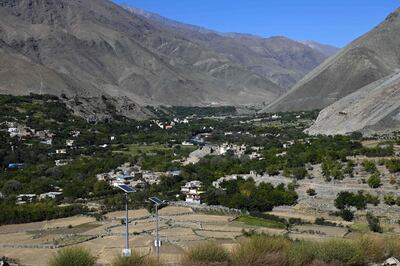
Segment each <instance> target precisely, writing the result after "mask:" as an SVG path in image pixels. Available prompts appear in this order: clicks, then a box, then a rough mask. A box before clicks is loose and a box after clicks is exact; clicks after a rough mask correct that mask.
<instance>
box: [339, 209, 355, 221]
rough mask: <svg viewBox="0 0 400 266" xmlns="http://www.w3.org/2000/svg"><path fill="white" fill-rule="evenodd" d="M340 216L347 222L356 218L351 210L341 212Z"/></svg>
mask: <svg viewBox="0 0 400 266" xmlns="http://www.w3.org/2000/svg"><path fill="white" fill-rule="evenodd" d="M339 216H340V217H341V218H342V219H343V220H345V221H348V222H350V221H352V220H353V218H354V213H353V212H352V211H350V210H349V209H344V210H341V211H340V212H339Z"/></svg>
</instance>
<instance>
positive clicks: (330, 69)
mask: <svg viewBox="0 0 400 266" xmlns="http://www.w3.org/2000/svg"><path fill="white" fill-rule="evenodd" d="M399 44H400V18H399V10H397V11H395V12H394V13H392V14H390V15H389V16H388V17H387V18H386V19H385V21H383V22H382V23H381V24H380V25H378V26H377V27H375V28H374V29H372V30H371V31H370V32H368V33H366V34H365V35H363V36H361V37H360V38H358V39H356V40H355V41H353V42H352V43H350V44H349V45H348V46H346V47H345V48H343V49H342V50H340V52H338V53H336V54H335V55H334V56H332V57H330V58H329V59H328V60H326V61H325V62H324V63H322V64H321V65H320V66H318V67H317V68H315V69H314V70H313V71H311V72H310V73H309V74H307V75H306V76H305V77H304V78H303V79H302V80H301V81H299V82H298V83H297V84H296V85H295V86H294V87H293V88H292V89H290V90H289V91H288V92H287V93H285V94H284V95H282V96H281V97H279V98H278V99H277V100H275V101H274V102H272V103H271V104H270V105H268V106H267V107H266V108H265V109H264V111H266V112H276V111H295V110H313V109H322V108H324V107H327V106H328V105H330V104H332V103H334V102H336V101H337V100H339V99H341V98H343V97H345V96H347V95H349V94H351V93H353V92H355V91H357V90H358V89H360V88H362V87H364V86H366V85H368V84H370V83H372V82H374V81H377V80H379V79H381V78H384V77H386V76H388V75H390V74H392V73H394V72H396V70H397V69H398V68H399V67H400V45H399Z"/></svg>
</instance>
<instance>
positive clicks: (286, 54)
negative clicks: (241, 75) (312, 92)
mask: <svg viewBox="0 0 400 266" xmlns="http://www.w3.org/2000/svg"><path fill="white" fill-rule="evenodd" d="M124 8H126V9H127V10H129V11H130V12H132V13H134V14H137V15H140V16H142V17H144V18H146V19H148V22H149V23H150V24H153V25H156V26H158V27H160V28H164V29H165V30H167V31H170V32H177V33H179V34H181V35H182V36H184V37H185V38H187V39H189V40H190V41H193V42H195V43H197V44H199V45H202V46H204V47H206V48H208V49H210V50H213V51H215V52H217V53H220V54H223V55H225V56H227V57H228V58H229V59H230V60H232V61H233V62H235V63H238V64H240V65H242V66H243V67H244V68H246V69H248V70H249V71H251V72H253V73H256V74H258V75H260V76H262V77H265V78H267V79H270V80H272V81H273V82H275V83H276V84H278V85H279V86H280V87H283V88H285V89H288V88H289V87H291V86H292V85H294V84H295V83H296V82H297V81H298V80H300V79H301V78H302V77H303V76H304V75H305V74H306V73H308V72H309V71H311V70H312V69H313V68H315V67H316V66H318V65H319V64H320V63H322V62H323V61H324V60H325V59H326V58H327V57H329V56H330V55H332V54H329V55H327V53H329V52H326V51H325V53H324V52H321V49H322V48H321V47H322V46H323V45H321V44H318V47H319V48H318V49H316V48H313V47H311V46H310V45H309V44H304V43H303V42H298V41H295V40H291V39H289V38H287V37H284V36H272V37H269V38H263V37H259V36H256V35H252V34H245V33H221V32H217V31H213V30H208V29H205V28H202V27H197V26H193V25H189V24H185V23H181V22H177V21H175V20H171V19H168V18H164V17H162V16H160V15H158V14H154V13H152V12H147V11H144V10H142V9H138V8H135V7H132V6H129V5H124ZM315 46H317V45H315ZM331 48H332V47H331ZM332 49H334V48H332ZM336 51H337V50H336ZM336 51H332V50H331V53H334V52H336Z"/></svg>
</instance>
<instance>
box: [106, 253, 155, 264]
mask: <svg viewBox="0 0 400 266" xmlns="http://www.w3.org/2000/svg"><path fill="white" fill-rule="evenodd" d="M111 265H112V266H161V265H162V264H161V263H159V262H157V260H156V259H154V258H152V257H148V256H141V255H140V254H137V253H133V254H132V256H130V257H122V256H117V257H115V258H114V260H113V261H112V263H111Z"/></svg>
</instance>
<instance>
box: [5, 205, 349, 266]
mask: <svg viewBox="0 0 400 266" xmlns="http://www.w3.org/2000/svg"><path fill="white" fill-rule="evenodd" d="M273 214H275V215H278V216H281V217H285V218H289V217H293V218H301V219H303V220H305V221H307V220H312V219H311V218H312V217H311V216H312V215H310V214H307V213H301V212H299V211H298V210H296V209H295V208H294V209H287V210H280V209H278V210H276V211H274V212H273ZM123 216H124V212H113V213H109V214H107V215H106V219H105V220H104V221H101V222H96V221H95V219H93V218H91V217H85V216H75V217H70V218H64V219H57V220H53V221H47V222H39V223H30V224H20V225H7V226H0V255H1V256H7V257H10V258H14V259H17V260H18V261H19V262H21V263H22V264H23V265H46V263H47V261H48V259H49V258H50V257H51V256H52V254H53V253H55V252H56V251H57V250H59V249H60V248H63V246H82V247H85V248H87V249H88V250H90V251H91V252H92V253H93V254H94V255H96V256H97V258H98V262H99V263H104V264H107V263H109V262H110V261H111V260H112V259H113V258H114V257H115V256H116V255H118V254H119V253H120V252H121V249H122V248H123V246H124V233H125V228H124V225H122V224H121V218H123ZM129 216H130V219H132V221H131V222H130V230H129V232H130V245H131V247H132V248H133V249H134V250H135V251H136V252H140V253H142V254H151V253H153V252H154V248H153V241H154V238H155V222H154V217H153V216H152V215H151V214H150V213H149V212H148V211H147V210H134V211H130V212H129ZM347 225H351V223H349V224H347ZM243 230H246V231H251V230H254V231H255V232H258V233H266V234H269V235H282V234H288V235H289V236H290V237H292V238H294V239H310V240H316V239H329V238H343V237H347V236H346V234H348V229H347V228H346V227H330V226H319V225H314V224H306V225H298V226H293V227H292V228H290V231H287V229H277V228H267V227H261V226H254V225H249V224H245V223H243V222H239V221H236V220H235V217H234V216H233V215H207V214H202V213H198V212H194V211H193V210H192V209H191V208H188V207H176V206H169V207H166V208H164V209H162V210H160V237H161V240H162V242H163V245H162V247H161V258H162V259H163V261H165V262H167V263H168V264H172V265H173V264H175V263H177V262H178V261H179V260H180V256H181V254H182V253H183V251H184V250H186V249H187V248H189V247H191V246H193V245H196V244H199V243H204V242H205V241H209V240H215V241H217V242H218V243H220V244H222V245H223V246H225V247H226V248H228V249H233V248H234V247H236V246H237V245H238V243H239V242H240V241H241V239H242V238H243ZM349 236H354V233H352V234H349Z"/></svg>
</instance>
